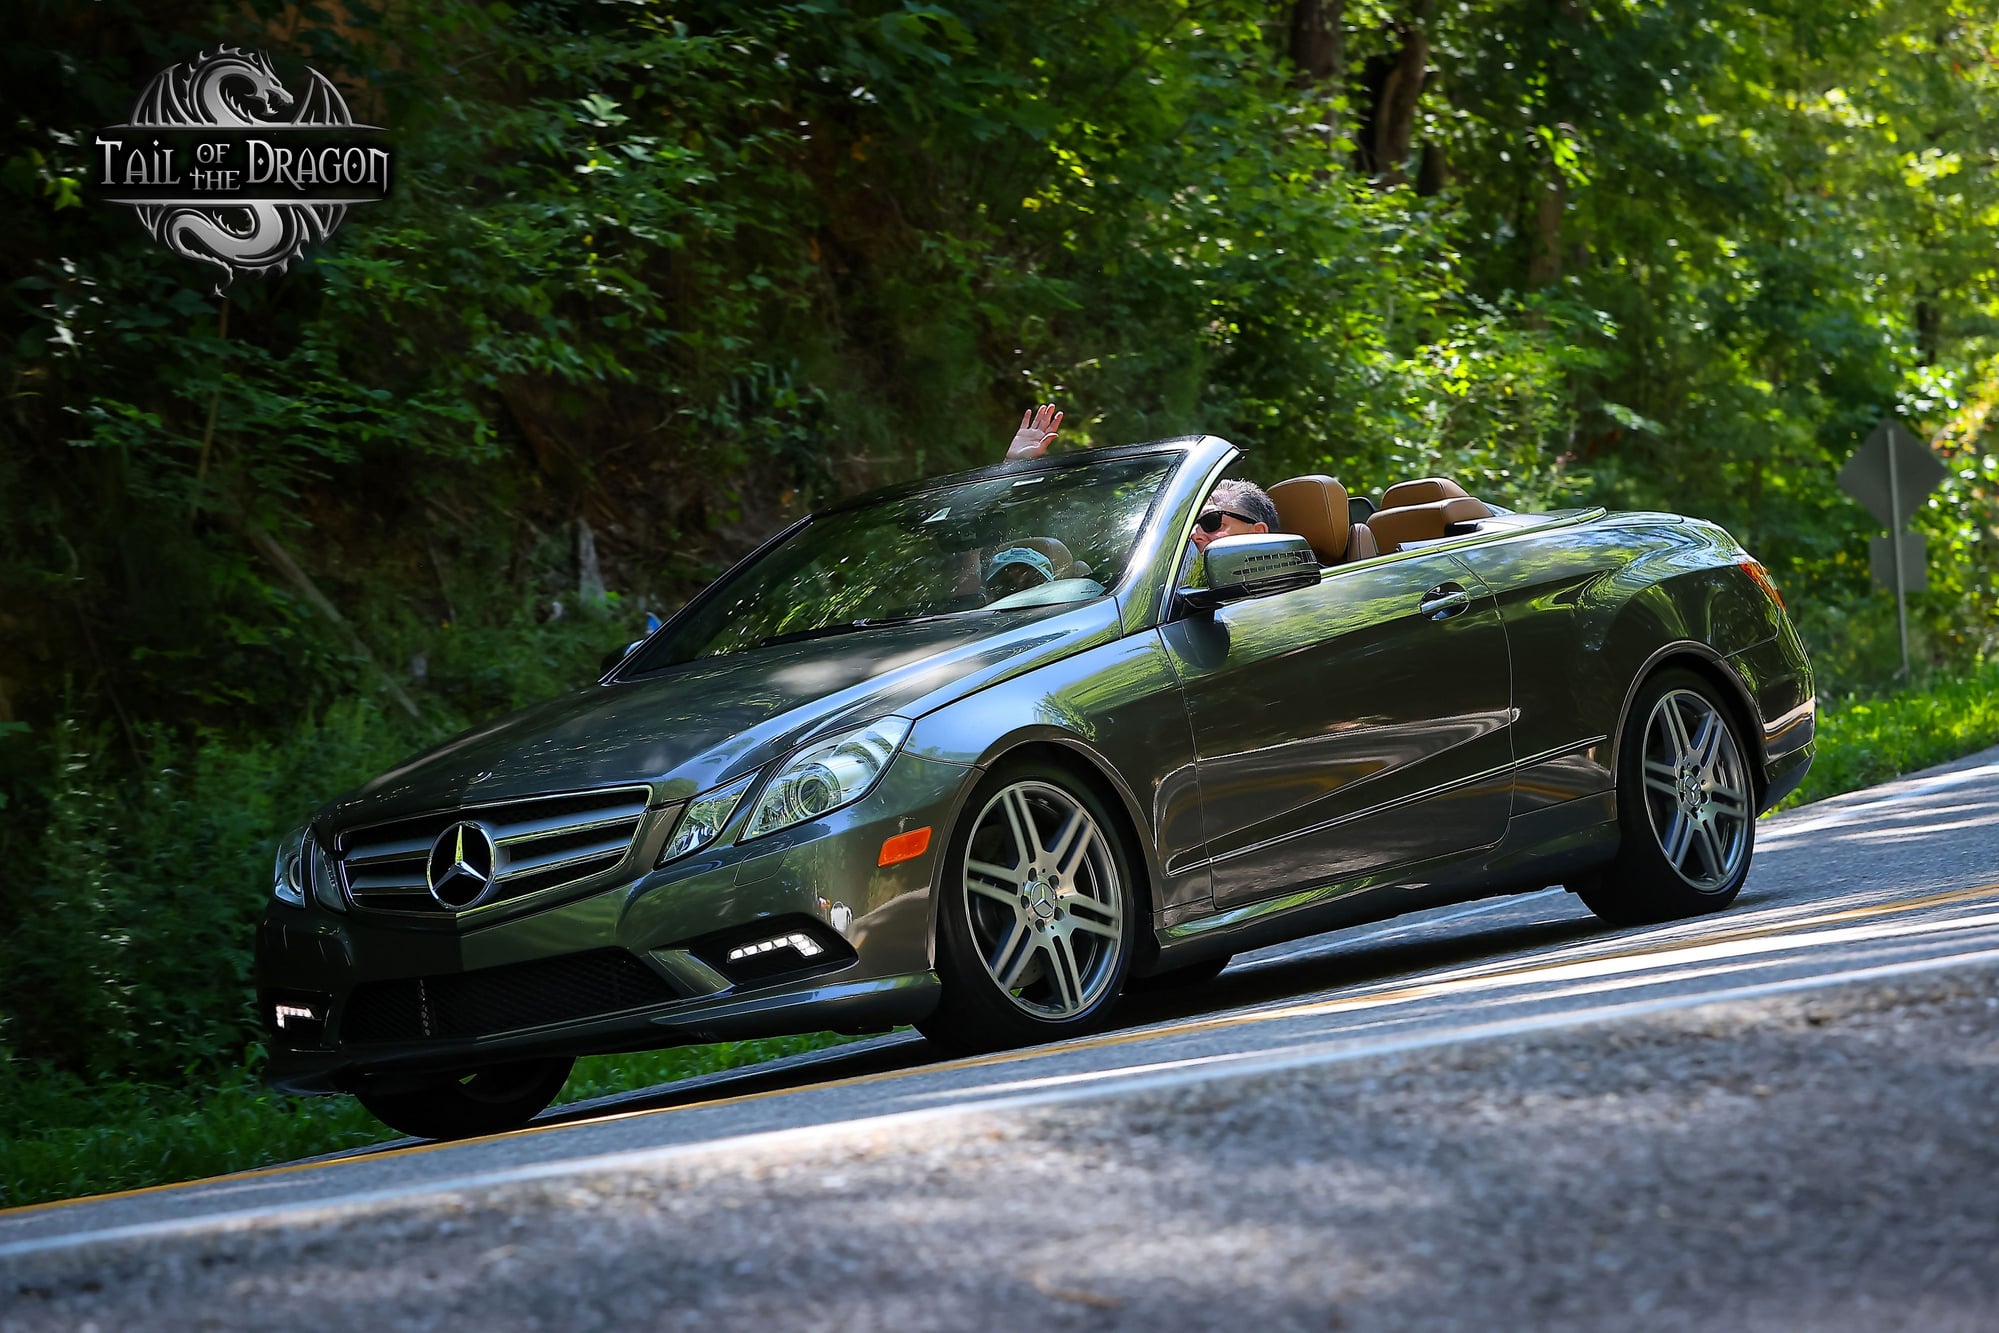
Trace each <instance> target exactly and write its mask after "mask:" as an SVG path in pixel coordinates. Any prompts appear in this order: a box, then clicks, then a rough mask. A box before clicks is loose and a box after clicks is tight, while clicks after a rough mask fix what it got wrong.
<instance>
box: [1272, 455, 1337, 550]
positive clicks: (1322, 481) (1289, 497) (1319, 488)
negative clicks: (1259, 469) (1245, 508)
mask: <svg viewBox="0 0 1999 1333" xmlns="http://www.w3.org/2000/svg"><path fill="white" fill-rule="evenodd" d="M1268 494H1269V496H1270V502H1271V503H1272V504H1274V505H1276V506H1277V526H1278V528H1279V529H1280V530H1281V531H1284V532H1289V533H1291V534H1293V535H1295V536H1299V537H1303V538H1304V539H1305V540H1306V541H1308V542H1310V543H1311V544H1312V550H1313V552H1314V553H1315V554H1316V555H1317V556H1318V557H1319V563H1320V564H1322V565H1337V564H1338V563H1340V561H1341V560H1342V559H1344V558H1345V556H1346V553H1347V536H1348V534H1349V533H1350V532H1351V530H1352V528H1353V522H1352V520H1351V519H1349V518H1348V517H1347V488H1346V487H1344V486H1342V485H1340V483H1339V481H1338V480H1337V479H1336V478H1333V477H1328V476H1325V475H1323V474H1318V473H1315V474H1313V475H1312V476H1309V477H1292V478H1290V479H1289V480H1288V481H1280V482H1278V483H1277V484H1276V485H1275V486H1272V487H1271V488H1270V490H1269V492H1268Z"/></svg>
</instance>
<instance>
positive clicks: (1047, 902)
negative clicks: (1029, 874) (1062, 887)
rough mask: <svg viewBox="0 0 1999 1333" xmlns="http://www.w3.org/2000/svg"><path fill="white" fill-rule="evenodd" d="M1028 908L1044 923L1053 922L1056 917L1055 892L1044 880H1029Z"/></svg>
mask: <svg viewBox="0 0 1999 1333" xmlns="http://www.w3.org/2000/svg"><path fill="white" fill-rule="evenodd" d="M1027 906H1028V910H1029V911H1031V912H1033V913H1034V914H1035V915H1036V916H1038V917H1040V918H1041V919H1042V920H1043V921H1050V920H1053V919H1054V917H1055V891H1054V890H1053V889H1051V888H1049V887H1048V885H1047V883H1046V882H1045V881H1043V880H1038V879H1033V880H1029V881H1028V882H1027Z"/></svg>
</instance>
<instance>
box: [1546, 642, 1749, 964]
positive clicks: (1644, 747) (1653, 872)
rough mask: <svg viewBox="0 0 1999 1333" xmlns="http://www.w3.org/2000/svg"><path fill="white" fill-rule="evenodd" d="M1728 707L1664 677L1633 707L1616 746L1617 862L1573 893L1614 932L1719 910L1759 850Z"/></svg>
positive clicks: (1671, 675)
mask: <svg viewBox="0 0 1999 1333" xmlns="http://www.w3.org/2000/svg"><path fill="white" fill-rule="evenodd" d="M1744 753H1745V747H1744V745H1743V743H1742V738H1741V736H1740V734H1739V733H1738V732H1737V730H1736V726H1735V723H1734V721H1733V720H1732V719H1731V718H1730V717H1729V714H1728V709H1727V706H1726V705H1724V704H1723V703H1722V701H1721V700H1720V698H1719V697H1718V696H1717V695H1716V693H1715V689H1714V687H1713V686H1712V685H1710V684H1708V682H1707V681H1705V680H1703V679H1702V678H1701V677H1699V676H1697V675H1695V674H1694V673H1692V672H1691V671H1677V670H1675V671H1662V672H1660V673H1659V674H1658V675H1657V676H1654V677H1653V678H1652V679H1651V680H1649V681H1647V682H1646V684H1645V686H1644V687H1643V688H1642V689H1640V690H1639V692H1638V697H1637V698H1636V699H1634V700H1633V701H1632V708H1631V715H1630V717H1629V719H1628V720H1627V721H1626V723H1625V730H1624V736H1623V738H1622V740H1621V741H1620V743H1619V745H1618V758H1617V823H1618V833H1619V846H1618V852H1617V859H1616V860H1615V861H1613V862H1612V863H1611V864H1610V866H1609V867H1608V868H1607V869H1605V870H1604V871H1603V872H1602V873H1601V874H1598V875H1593V876H1591V877H1590V878H1589V879H1588V880H1586V881H1583V882H1581V883H1577V884H1575V885H1572V886H1571V887H1573V888H1574V889H1575V891H1576V893H1577V895H1578V896H1580V897H1581V898H1582V900H1583V904H1584V905H1585V906H1587V907H1588V908H1589V909H1590V911H1592V912H1594V913H1596V914H1597V915H1598V916H1600V917H1602V918H1604V919H1605V920H1606V921H1612V922H1616V923H1617V924H1619V925H1628V924H1635V923H1639V922H1648V921H1670V920H1673V919H1675V918H1677V917H1684V916H1697V915H1699V914H1700V913H1702V912H1718V911H1720V910H1721V909H1722V908H1724V907H1727V906H1728V905H1729V904H1730V903H1732V902H1734V901H1735V895H1736V894H1737V893H1739V892H1741V890H1742V881H1743V880H1744V879H1746V878H1747V877H1748V875H1749V858H1750V854H1751V853H1752V851H1753V850H1754V849H1755V843H1756V789H1755V784H1754V782H1753V781H1752V780H1751V775H1750V768H1749V764H1748V761H1747V760H1746V759H1745V757H1744Z"/></svg>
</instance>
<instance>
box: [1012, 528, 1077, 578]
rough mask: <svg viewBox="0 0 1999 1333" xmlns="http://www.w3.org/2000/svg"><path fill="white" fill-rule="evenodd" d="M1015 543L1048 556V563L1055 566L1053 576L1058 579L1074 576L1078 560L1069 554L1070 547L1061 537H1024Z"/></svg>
mask: <svg viewBox="0 0 1999 1333" xmlns="http://www.w3.org/2000/svg"><path fill="white" fill-rule="evenodd" d="M1014 545H1015V546H1025V547H1027V548H1028V549H1029V550H1032V551H1039V552H1041V554H1043V555H1045V556H1047V557H1048V563H1049V564H1050V565H1052V566H1054V569H1055V573H1054V575H1053V576H1052V577H1054V578H1058V579H1066V578H1070V577H1073V575H1074V571H1075V567H1076V561H1075V558H1074V557H1073V556H1071V555H1070V554H1069V548H1068V546H1067V545H1066V544H1064V543H1063V541H1062V539H1061V538H1059V537H1022V538H1021V539H1020V540H1019V541H1017V542H1015V543H1014Z"/></svg>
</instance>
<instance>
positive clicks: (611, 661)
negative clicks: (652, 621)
mask: <svg viewBox="0 0 1999 1333" xmlns="http://www.w3.org/2000/svg"><path fill="white" fill-rule="evenodd" d="M644 642H645V640H644V639H633V640H632V641H631V642H630V643H628V644H626V645H625V646H624V647H622V648H616V649H613V650H612V651H610V652H608V653H605V654H604V661H603V664H602V665H601V666H600V667H599V668H598V671H597V674H598V675H600V676H602V675H606V674H608V673H609V672H610V670H611V668H612V667H614V666H616V665H617V664H618V663H620V662H622V661H624V660H625V659H626V658H627V657H630V656H631V655H632V649H634V648H636V647H638V646H639V645H640V644H642V643H644Z"/></svg>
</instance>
